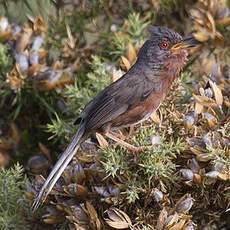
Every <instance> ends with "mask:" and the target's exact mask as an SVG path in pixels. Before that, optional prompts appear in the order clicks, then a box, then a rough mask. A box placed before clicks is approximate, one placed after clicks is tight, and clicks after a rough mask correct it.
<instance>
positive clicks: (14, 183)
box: [0, 164, 29, 230]
mask: <svg viewBox="0 0 230 230" xmlns="http://www.w3.org/2000/svg"><path fill="white" fill-rule="evenodd" d="M25 185H26V182H25V176H24V174H23V168H22V167H21V166H20V165H19V164H16V165H15V166H14V167H12V168H10V169H3V170H1V171H0V229H2V230H3V229H4V230H7V229H12V230H13V229H15V230H16V229H28V228H29V225H28V223H27V222H26V217H25V208H26V206H27V205H28V204H26V202H25V198H24V193H25V192H24V191H25V190H24V189H25Z"/></svg>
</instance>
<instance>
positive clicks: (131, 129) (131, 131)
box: [128, 125, 134, 137]
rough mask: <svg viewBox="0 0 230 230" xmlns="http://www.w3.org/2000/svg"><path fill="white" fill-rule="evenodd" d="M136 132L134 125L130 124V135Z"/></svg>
mask: <svg viewBox="0 0 230 230" xmlns="http://www.w3.org/2000/svg"><path fill="white" fill-rule="evenodd" d="M133 134H134V125H130V127H129V134H128V137H131V136H132V135H133Z"/></svg>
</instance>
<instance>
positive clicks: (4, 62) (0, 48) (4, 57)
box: [0, 44, 12, 76]
mask: <svg viewBox="0 0 230 230" xmlns="http://www.w3.org/2000/svg"><path fill="white" fill-rule="evenodd" d="M11 66H12V59H11V57H10V56H9V54H8V48H7V46H6V45H3V44H0V76H1V75H2V74H5V73H6V72H7V71H8V70H9V69H10V68H11Z"/></svg>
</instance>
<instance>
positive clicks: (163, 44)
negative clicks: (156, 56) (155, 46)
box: [159, 41, 169, 49]
mask: <svg viewBox="0 0 230 230" xmlns="http://www.w3.org/2000/svg"><path fill="white" fill-rule="evenodd" d="M159 46H160V48H161V49H167V48H168V46H169V43H168V42H167V41H162V42H160V44H159Z"/></svg>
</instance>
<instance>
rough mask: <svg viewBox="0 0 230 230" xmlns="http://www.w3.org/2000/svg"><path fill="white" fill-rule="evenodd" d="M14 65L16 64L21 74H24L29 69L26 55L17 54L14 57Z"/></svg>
mask: <svg viewBox="0 0 230 230" xmlns="http://www.w3.org/2000/svg"><path fill="white" fill-rule="evenodd" d="M15 60H16V63H17V64H18V66H19V68H20V71H21V72H26V71H27V70H28V68H29V61H28V57H27V55H25V54H23V53H19V54H16V55H15Z"/></svg>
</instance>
